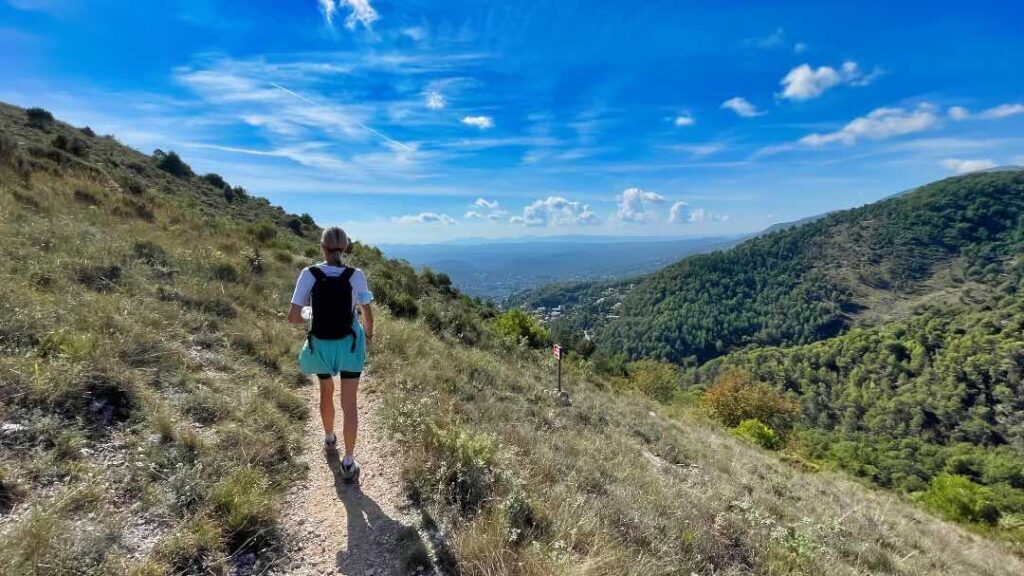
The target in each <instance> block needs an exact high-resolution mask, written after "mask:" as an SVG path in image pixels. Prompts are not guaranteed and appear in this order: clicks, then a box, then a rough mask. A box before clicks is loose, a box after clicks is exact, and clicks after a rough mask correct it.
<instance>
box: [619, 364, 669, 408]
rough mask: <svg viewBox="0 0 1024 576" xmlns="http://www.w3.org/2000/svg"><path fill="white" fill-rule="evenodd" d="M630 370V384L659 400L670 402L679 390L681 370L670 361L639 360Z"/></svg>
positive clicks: (631, 365)
mask: <svg viewBox="0 0 1024 576" xmlns="http://www.w3.org/2000/svg"><path fill="white" fill-rule="evenodd" d="M628 372H629V381H630V384H631V385H632V386H633V387H634V388H636V389H637V390H639V391H640V392H643V393H644V394H645V395H647V396H649V397H651V398H653V399H655V400H657V401H658V402H662V403H667V402H669V401H670V400H672V398H673V397H675V394H676V391H677V390H679V371H678V370H677V369H676V367H675V366H673V365H672V364H669V363H668V362H662V361H659V360H638V361H636V362H633V363H632V364H630V365H629V368H628Z"/></svg>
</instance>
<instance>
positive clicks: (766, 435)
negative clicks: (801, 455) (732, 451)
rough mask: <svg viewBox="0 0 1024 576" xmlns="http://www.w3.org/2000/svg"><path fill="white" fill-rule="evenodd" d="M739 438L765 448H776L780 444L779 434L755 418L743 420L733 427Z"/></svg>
mask: <svg viewBox="0 0 1024 576" xmlns="http://www.w3.org/2000/svg"><path fill="white" fill-rule="evenodd" d="M733 432H735V433H736V435H737V436H739V437H741V438H746V439H747V440H750V441H752V442H753V443H755V444H757V445H758V446H760V447H761V448H764V449H766V450H778V449H779V448H780V447H781V446H782V441H781V439H780V438H779V436H778V435H777V434H776V433H775V430H772V429H771V428H770V427H769V426H767V425H766V424H765V423H763V422H761V421H760V420H756V419H749V420H744V421H742V422H740V423H739V425H738V426H736V428H735V429H733Z"/></svg>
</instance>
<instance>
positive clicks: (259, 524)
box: [0, 107, 1024, 575]
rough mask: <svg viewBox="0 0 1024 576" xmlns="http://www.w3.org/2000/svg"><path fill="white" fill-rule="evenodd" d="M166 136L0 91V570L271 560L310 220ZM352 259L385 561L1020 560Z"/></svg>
mask: <svg viewBox="0 0 1024 576" xmlns="http://www.w3.org/2000/svg"><path fill="white" fill-rule="evenodd" d="M30 122H31V124H32V125H29V123H30ZM60 135H63V136H64V137H65V139H66V141H64V140H60V139H58V138H57V136H60ZM74 137H80V138H81V139H82V143H73V142H72V140H73V138H74ZM54 144H59V146H56V147H55V146H54ZM72 150H77V151H78V152H77V153H75V152H73V151H72ZM170 158H176V156H172V155H171V154H170V153H167V154H158V155H155V156H146V155H144V154H140V153H138V152H134V151H131V150H128V149H127V148H124V147H122V146H120V145H118V144H116V142H114V141H113V140H112V139H107V138H96V137H94V136H91V135H89V134H88V133H86V132H85V131H80V130H78V129H75V128H72V127H70V126H67V125H64V124H60V123H59V122H54V121H52V120H46V119H45V118H44V119H42V120H40V119H39V115H38V114H36V115H34V116H27V115H26V112H25V111H24V110H20V109H16V108H13V107H3V108H2V109H0V422H2V428H0V504H2V508H0V572H2V573H4V574H13V575H21V574H135V575H156V574H227V573H229V571H230V572H233V573H250V572H259V573H264V572H266V573H284V572H287V570H288V568H287V567H286V566H284V565H282V564H281V561H280V554H281V549H282V546H283V544H282V542H283V539H285V538H287V536H288V535H287V534H285V533H282V532H281V530H282V528H281V525H280V524H279V523H278V518H279V514H280V511H281V510H280V506H281V503H282V501H283V498H282V497H283V494H284V493H285V491H286V489H287V488H288V487H289V486H290V485H293V484H294V483H295V482H301V481H302V480H301V478H302V470H300V469H299V466H298V461H297V459H296V458H297V455H298V454H299V453H300V451H301V450H300V448H301V446H300V443H301V442H302V440H301V435H300V432H301V429H302V426H303V421H304V420H305V419H306V418H307V417H308V414H307V410H306V408H305V406H306V403H305V401H304V400H303V399H302V398H301V396H302V391H298V390H296V389H297V388H298V387H300V386H303V385H304V384H305V381H304V380H303V379H300V378H299V377H298V375H297V374H296V373H295V371H294V367H293V364H292V362H293V359H294V354H295V352H296V348H297V346H298V344H299V342H300V341H301V333H300V332H299V331H298V330H297V329H295V328H293V327H289V326H287V325H285V324H284V323H283V321H282V319H281V317H280V311H281V308H282V306H281V304H283V303H286V301H287V298H288V295H289V292H290V289H291V285H292V282H293V280H294V276H295V273H296V271H297V270H298V269H299V268H300V267H301V266H303V265H305V264H307V263H308V262H310V261H311V255H312V254H314V253H315V241H314V238H315V235H316V228H315V226H314V225H312V224H311V223H309V222H308V221H303V219H302V217H298V218H297V219H298V220H300V221H299V223H298V225H293V224H291V222H292V219H293V218H294V217H292V216H290V215H287V214H285V213H284V212H283V211H281V210H279V209H276V208H272V207H270V206H268V205H267V204H266V202H265V201H261V200H258V199H252V198H250V197H249V196H248V195H240V194H237V192H236V189H235V188H230V190H231V194H228V193H227V192H226V191H227V190H228V189H229V187H227V186H225V185H221V184H220V182H218V181H217V179H216V178H214V177H198V176H195V175H192V174H190V173H189V171H187V170H184V169H183V167H182V164H180V163H179V162H176V161H173V160H169V159H170ZM179 161H180V159H179ZM168 170H170V171H172V172H173V173H174V174H177V175H173V174H172V173H170V172H168ZM350 258H351V261H352V262H353V263H355V264H357V265H359V266H361V267H363V268H364V269H366V270H367V273H368V276H369V278H370V281H371V283H372V288H373V290H374V291H375V293H377V295H378V297H379V299H380V300H381V303H382V304H383V305H384V306H382V307H381V309H380V319H379V325H378V342H377V343H376V350H374V351H373V355H372V360H371V361H372V371H373V374H374V376H373V377H374V380H375V382H374V386H375V389H376V390H377V394H379V395H380V397H381V402H382V403H383V405H384V408H383V409H382V410H381V412H380V413H379V415H380V416H381V417H382V418H383V419H384V420H385V421H386V424H387V426H386V428H387V431H388V433H389V434H390V436H391V438H392V440H393V441H394V442H396V443H397V444H398V446H400V447H401V449H402V450H403V454H404V459H403V461H402V470H401V474H402V478H403V480H404V482H405V485H406V488H407V492H408V493H409V495H410V497H411V500H412V504H413V505H414V506H415V509H416V510H417V511H418V513H419V515H420V516H421V517H422V518H423V521H424V525H425V526H426V527H427V528H428V529H429V530H428V532H429V533H430V534H432V539H434V540H436V541H435V542H433V543H432V546H431V547H430V548H431V549H432V550H434V552H433V554H432V555H433V556H434V558H432V560H433V562H431V561H429V560H431V559H428V558H426V557H425V556H424V546H423V544H422V543H420V542H418V541H416V539H415V538H409V541H408V542H403V543H400V544H402V545H403V546H407V548H408V550H407V553H408V557H407V560H406V562H405V564H404V566H405V567H406V568H407V570H406V571H407V572H408V571H411V570H412V569H414V568H416V567H424V568H425V567H427V566H429V565H430V564H432V563H433V564H437V565H438V566H439V567H440V569H441V570H442V571H443V572H446V573H453V574H455V573H459V574H467V575H476V574H480V575H483V574H489V575H495V574H594V575H598V574H637V575H639V574H679V573H682V574H689V573H691V572H697V573H701V574H710V573H715V574H749V573H755V574H785V573H804V574H807V573H813V574H860V573H865V572H874V573H891V574H936V573H942V574H966V573H970V574H993V575H997V574H998V575H1001V574H1019V573H1021V572H1022V571H1024V564H1022V562H1021V560H1020V558H1019V556H1018V555H1016V554H1015V553H1014V551H1013V550H1012V549H1011V548H1010V547H1008V546H1007V545H1004V544H1001V543H998V542H993V541H990V540H986V539H984V538H981V537H979V536H977V535H975V534H971V533H968V532H966V531H964V530H963V529H961V528H959V527H957V526H955V525H952V524H949V523H946V522H944V521H942V520H939V519H937V518H936V517H934V516H931V515H930V514H928V513H927V512H924V511H923V510H921V509H919V508H917V507H915V506H913V505H911V504H910V503H908V502H907V501H906V500H905V499H903V498H902V497H900V496H898V495H893V494H886V493H881V492H876V491H873V490H870V489H867V488H865V487H863V486H861V485H859V484H857V483H854V482H850V481H849V480H847V479H844V477H843V475H842V474H841V473H832V472H821V473H815V472H814V471H813V470H814V465H813V464H809V463H807V462H803V461H799V460H795V461H791V462H792V463H787V460H784V459H781V458H779V457H777V456H775V455H773V454H771V453H768V452H766V451H763V450H760V449H758V448H756V447H754V446H753V445H751V444H749V443H748V442H747V441H745V440H743V439H740V438H737V437H735V436H734V435H733V434H731V433H729V432H728V431H726V430H724V429H722V428H721V427H720V426H719V425H718V424H716V423H715V422H713V421H710V420H708V419H706V418H705V416H704V415H703V413H702V412H700V411H698V410H695V409H692V408H687V407H681V406H679V405H665V404H659V403H656V402H654V401H652V400H650V399H648V398H646V397H645V396H643V395H641V394H638V393H636V392H635V391H634V389H641V388H643V378H641V376H640V373H639V372H637V373H636V374H635V375H634V376H633V377H631V378H628V379H624V378H608V377H605V376H602V375H600V374H596V373H594V372H593V370H592V368H591V366H590V365H589V364H587V363H583V362H578V361H576V360H572V359H570V360H569V361H568V363H567V366H566V383H567V386H568V387H569V389H570V391H571V393H572V396H573V401H572V402H571V403H569V402H566V401H565V400H564V398H563V397H560V396H558V395H557V394H553V393H551V391H550V388H551V377H552V368H553V366H552V365H551V364H550V359H549V358H548V356H547V354H546V353H545V351H544V350H535V349H530V348H527V347H525V346H524V344H523V342H524V340H523V339H518V338H508V337H507V334H505V333H504V332H503V331H502V329H501V324H496V323H494V322H492V321H491V320H490V318H491V317H492V315H493V314H494V310H493V309H491V308H489V307H487V306H484V305H481V304H479V303H477V302H474V301H472V300H470V299H468V298H465V297H463V296H461V295H459V294H458V293H457V292H455V291H453V290H452V289H451V288H450V286H448V285H447V283H446V282H445V279H444V278H443V277H440V276H437V275H424V274H420V275H417V274H415V273H413V271H412V270H411V269H410V268H408V267H407V266H405V265H404V264H402V263H399V262H394V261H389V260H385V259H383V258H382V257H381V255H380V253H379V252H378V251H376V250H374V249H372V248H369V247H366V246H356V247H355V249H354V250H353V253H352V254H351V255H350ZM313 432H314V436H315V425H314V426H313ZM370 461H371V460H368V462H370ZM367 522H369V517H367ZM438 527H440V528H441V529H442V530H440V531H439V530H437V528H438ZM438 535H443V536H444V537H443V538H440V537H438Z"/></svg>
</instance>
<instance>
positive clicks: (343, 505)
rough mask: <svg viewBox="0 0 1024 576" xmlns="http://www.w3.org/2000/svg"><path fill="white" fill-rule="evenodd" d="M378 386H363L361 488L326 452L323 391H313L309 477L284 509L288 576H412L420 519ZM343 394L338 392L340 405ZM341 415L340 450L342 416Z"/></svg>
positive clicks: (310, 395)
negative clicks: (385, 424) (384, 422)
mask: <svg viewBox="0 0 1024 576" xmlns="http://www.w3.org/2000/svg"><path fill="white" fill-rule="evenodd" d="M376 384H377V383H376V382H375V381H374V380H373V378H372V377H367V376H364V378H363V381H362V382H361V383H360V384H359V440H358V443H357V444H356V459H357V460H358V461H359V465H360V466H361V468H362V471H361V478H360V482H359V484H345V483H344V482H343V481H342V480H341V475H340V473H341V471H340V466H341V461H340V456H341V454H337V455H328V454H326V453H325V452H324V449H323V428H322V427H321V424H320V415H319V408H318V406H319V385H318V384H316V383H313V384H312V385H311V386H310V387H309V390H308V393H307V396H308V399H309V405H310V410H311V417H310V420H309V423H308V424H307V425H306V432H305V439H304V441H305V454H304V456H303V457H304V459H305V461H306V463H307V464H308V465H309V475H308V477H307V478H306V479H305V480H303V481H300V482H298V483H296V485H295V486H294V487H293V488H292V490H291V491H290V492H289V493H288V496H287V499H286V501H285V504H284V508H283V510H284V514H283V519H282V525H283V528H284V530H285V531H286V532H287V533H288V534H289V536H290V537H289V544H288V549H287V555H288V558H289V560H288V564H287V570H286V572H287V573H288V574H297V575H308V574H347V575H352V576H389V575H391V574H403V573H404V572H405V568H404V564H403V563H404V561H405V556H406V554H407V551H408V550H409V549H410V546H412V545H413V544H414V543H415V542H417V541H418V534H417V533H416V531H415V528H413V527H414V526H416V522H417V520H418V516H417V513H416V511H415V510H414V509H412V508H411V507H410V506H409V505H408V499H407V498H406V496H405V494H404V492H403V490H402V484H401V481H400V479H399V477H398V474H399V468H398V465H397V459H396V456H397V454H396V452H395V450H394V448H393V447H392V446H390V445H389V444H388V443H387V442H386V441H385V439H384V437H383V433H382V431H381V426H380V422H379V417H378V412H379V409H380V404H381V400H380V398H379V397H378V396H377V393H376V390H375V386H376ZM337 394H338V392H337V384H336V385H335V402H337ZM336 410H337V416H336V419H337V423H336V426H335V430H336V432H337V434H338V440H339V445H340V444H341V409H340V407H338V408H336ZM339 448H340V446H339ZM342 454H343V453H342ZM410 539H411V542H410Z"/></svg>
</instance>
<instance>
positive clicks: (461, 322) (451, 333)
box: [414, 297, 484, 345]
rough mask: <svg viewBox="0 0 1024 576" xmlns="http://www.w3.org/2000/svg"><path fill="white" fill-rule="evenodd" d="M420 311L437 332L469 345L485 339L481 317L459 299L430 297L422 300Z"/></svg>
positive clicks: (426, 321)
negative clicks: (461, 303)
mask: <svg viewBox="0 0 1024 576" xmlns="http://www.w3.org/2000/svg"><path fill="white" fill-rule="evenodd" d="M414 304H415V303H414ZM419 311H420V317H422V318H423V321H424V322H425V323H426V324H427V326H428V327H430V329H431V330H433V331H434V332H435V333H437V334H440V335H442V336H446V337H448V338H450V339H453V340H457V341H459V342H462V343H463V344H469V345H475V344H479V343H480V342H481V341H482V340H483V336H484V330H483V326H482V325H481V323H480V320H479V318H477V317H476V316H475V315H473V314H472V313H471V312H470V311H469V310H468V309H467V308H466V307H465V306H461V305H460V302H459V301H457V300H451V299H445V298H439V297H432V298H428V299H425V300H423V301H422V305H421V306H420V307H419Z"/></svg>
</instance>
